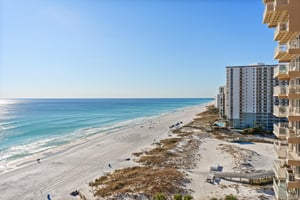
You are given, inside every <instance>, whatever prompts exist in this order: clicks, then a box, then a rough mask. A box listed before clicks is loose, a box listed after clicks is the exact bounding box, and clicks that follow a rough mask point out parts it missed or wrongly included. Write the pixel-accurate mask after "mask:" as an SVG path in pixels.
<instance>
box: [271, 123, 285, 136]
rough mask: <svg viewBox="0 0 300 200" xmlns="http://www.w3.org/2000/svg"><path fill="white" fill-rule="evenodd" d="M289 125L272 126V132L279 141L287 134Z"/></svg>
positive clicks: (278, 124)
mask: <svg viewBox="0 0 300 200" xmlns="http://www.w3.org/2000/svg"><path fill="white" fill-rule="evenodd" d="M288 126H289V123H277V124H273V132H274V134H275V135H276V137H277V138H279V139H285V138H286V136H287V135H288V132H289V128H288Z"/></svg>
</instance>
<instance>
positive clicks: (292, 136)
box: [287, 128, 300, 144]
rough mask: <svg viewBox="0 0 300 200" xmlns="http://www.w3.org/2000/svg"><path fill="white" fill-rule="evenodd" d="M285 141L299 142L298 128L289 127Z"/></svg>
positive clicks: (299, 131)
mask: <svg viewBox="0 0 300 200" xmlns="http://www.w3.org/2000/svg"><path fill="white" fill-rule="evenodd" d="M287 141H288V143H290V144H300V130H299V129H296V128H290V129H289V131H288V134H287Z"/></svg>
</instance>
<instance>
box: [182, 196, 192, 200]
mask: <svg viewBox="0 0 300 200" xmlns="http://www.w3.org/2000/svg"><path fill="white" fill-rule="evenodd" d="M192 199H193V197H192V196H191V195H186V196H184V197H183V200H192Z"/></svg>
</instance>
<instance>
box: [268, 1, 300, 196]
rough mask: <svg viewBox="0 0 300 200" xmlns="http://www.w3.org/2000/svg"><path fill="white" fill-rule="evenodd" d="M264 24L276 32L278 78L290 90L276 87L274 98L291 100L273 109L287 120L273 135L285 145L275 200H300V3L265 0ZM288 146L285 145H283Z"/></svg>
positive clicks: (279, 151)
mask: <svg viewBox="0 0 300 200" xmlns="http://www.w3.org/2000/svg"><path fill="white" fill-rule="evenodd" d="M263 2H264V4H265V11H264V14H263V22H264V23H266V24H268V26H269V28H275V32H274V40H275V41H277V42H278V46H277V48H276V49H275V52H274V59H277V60H278V61H279V63H280V64H279V65H278V67H277V68H276V70H275V74H274V75H275V77H277V78H278V79H279V80H287V81H288V82H289V86H281V87H277V88H275V90H274V94H275V95H276V96H278V97H279V98H281V99H288V100H289V105H288V106H284V105H278V106H275V107H274V115H276V116H278V117H284V118H287V119H288V123H279V124H276V125H275V126H274V131H275V133H276V135H277V137H278V138H280V139H282V140H283V141H284V142H283V143H278V145H277V146H275V152H276V154H277V158H278V160H276V161H275V162H274V166H273V167H274V171H275V174H276V178H275V180H274V184H273V188H274V191H275V196H276V199H280V200H286V199H289V200H290V199H293V200H294V199H295V200H296V199H300V0H263ZM284 143H285V145H283V144H284Z"/></svg>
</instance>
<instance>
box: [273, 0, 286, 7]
mask: <svg viewBox="0 0 300 200" xmlns="http://www.w3.org/2000/svg"><path fill="white" fill-rule="evenodd" d="M288 4H289V0H275V6H283V5H288Z"/></svg>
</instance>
